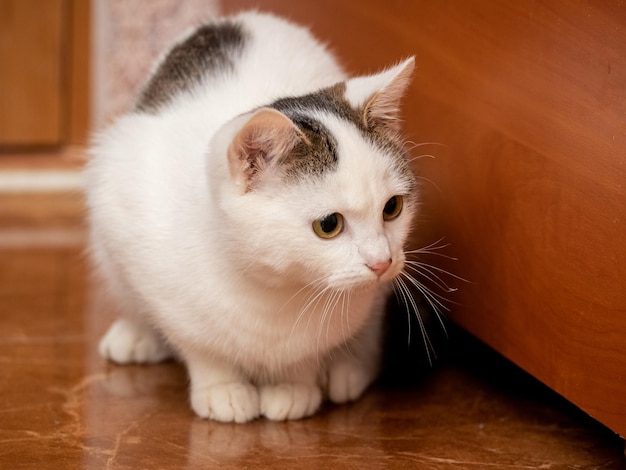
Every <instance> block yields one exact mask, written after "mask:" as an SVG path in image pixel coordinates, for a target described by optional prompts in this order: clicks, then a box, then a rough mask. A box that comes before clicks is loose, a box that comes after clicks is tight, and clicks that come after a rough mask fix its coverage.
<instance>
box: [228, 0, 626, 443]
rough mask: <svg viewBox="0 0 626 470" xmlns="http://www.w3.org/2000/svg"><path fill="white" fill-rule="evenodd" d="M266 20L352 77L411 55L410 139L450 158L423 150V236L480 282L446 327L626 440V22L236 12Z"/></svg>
mask: <svg viewBox="0 0 626 470" xmlns="http://www.w3.org/2000/svg"><path fill="white" fill-rule="evenodd" d="M259 4H260V5H261V7H262V8H265V9H269V10H272V11H275V12H278V13H280V14H284V15H285V14H286V15H288V16H290V17H292V18H294V19H295V20H297V21H299V22H304V23H306V24H309V25H311V26H312V28H313V30H314V31H315V32H316V33H317V35H318V36H320V37H322V38H324V40H326V41H328V42H329V43H330V44H331V45H332V47H333V48H334V49H335V50H336V51H337V52H338V54H339V56H340V57H341V58H342V60H343V61H344V63H346V64H347V65H348V66H349V69H350V70H351V71H358V72H364V71H371V70H374V69H376V68H378V67H380V66H382V65H385V64H389V63H390V62H393V61H395V60H397V59H399V58H400V57H403V56H406V55H409V54H415V55H416V57H417V64H418V67H417V74H416V78H415V83H414V86H413V89H412V91H411V93H410V96H409V97H408V99H407V101H406V120H407V130H408V134H409V137H410V138H411V139H412V140H414V141H416V142H420V141H424V142H439V143H441V144H443V146H439V145H432V146H423V147H418V148H417V149H416V151H419V152H422V151H423V152H424V153H430V154H435V155H436V157H437V158H436V159H433V160H431V159H426V158H424V159H419V160H418V161H417V165H416V166H418V167H419V168H418V171H419V172H420V173H421V174H422V175H424V176H425V177H427V178H429V179H430V180H433V181H434V182H436V185H437V189H435V186H434V185H431V184H429V183H425V185H424V190H425V196H424V215H423V217H422V218H421V220H420V226H421V227H422V230H423V231H424V232H425V233H428V234H429V236H431V237H435V238H436V237H437V236H439V235H444V236H445V237H446V240H447V241H448V242H450V243H452V248H451V251H450V253H451V254H454V255H455V256H457V257H458V258H459V261H457V262H455V263H450V264H449V265H448V266H447V267H448V268H450V269H451V270H453V271H454V272H455V273H457V274H459V275H461V276H463V277H465V278H467V279H468V280H470V281H471V282H469V283H467V284H466V285H463V286H459V287H461V290H460V292H459V295H458V296H457V298H455V299H454V300H456V301H457V302H458V303H459V306H458V307H455V309H454V311H453V312H452V313H451V315H450V316H451V317H452V318H453V319H454V320H455V321H457V322H458V323H459V324H461V325H462V326H464V327H465V328H467V329H468V330H470V331H471V332H472V333H474V334H476V335H477V336H479V337H480V338H481V339H483V340H484V341H486V342H487V343H488V344H489V345H491V346H492V347H494V348H495V349H497V350H498V351H500V352H501V353H503V354H504V355H505V356H507V357H508V358H510V359H512V360H513V361H515V362H516V363H518V364H519V365H520V366H522V367H523V368H525V369H526V370H528V371H529V372H531V373H532V374H533V375H535V376H536V377H538V378H539V379H541V380H542V381H544V382H545V383H546V384H548V385H549V386H550V387H552V388H554V389H555V390H556V391H558V392H559V393H561V394H563V395H564V396H565V397H566V398H568V399H569V400H571V401H572V402H574V403H575V404H577V405H578V406H580V407H581V408H583V409H584V410H585V411H587V412H588V413H590V414H591V415H592V416H594V417H595V418H597V419H599V420H600V421H602V422H603V423H605V424H606V425H608V426H609V427H611V428H613V429H614V430H615V431H617V432H619V433H621V434H622V435H626V406H624V405H625V404H626V403H625V401H626V347H625V345H626V290H625V289H624V285H625V279H626V229H625V225H624V224H625V223H626V188H625V186H624V182H625V181H626V5H624V3H623V2H620V1H617V0H615V1H583V0H578V1H574V2H565V1H551V2H540V1H524V2H510V1H507V0H499V1H492V0H489V1H487V0H483V1H478V0H477V1H472V2H466V1H464V0H456V1H447V2H426V1H423V2H418V1H400V0H388V1H385V2H376V1H373V0H371V1H364V0H358V1H357V0H346V1H342V2H335V1H334V0H319V1H307V2H291V1H289V0H264V1H261V2H259V1H256V0H251V1H247V0H231V1H229V2H228V3H227V5H228V7H229V9H230V10H229V11H235V10H238V9H240V8H243V7H255V6H258V5H259ZM329 12H332V13H329ZM416 243H417V242H416Z"/></svg>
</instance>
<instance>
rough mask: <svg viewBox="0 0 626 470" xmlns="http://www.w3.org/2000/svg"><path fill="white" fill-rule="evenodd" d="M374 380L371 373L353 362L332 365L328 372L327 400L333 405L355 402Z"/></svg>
mask: <svg viewBox="0 0 626 470" xmlns="http://www.w3.org/2000/svg"><path fill="white" fill-rule="evenodd" d="M373 380H374V375H373V373H372V372H371V371H370V370H368V369H367V368H365V367H363V366H362V365H360V364H356V363H354V362H339V363H337V364H332V365H331V367H330V369H329V371H328V398H329V399H330V401H332V402H333V403H346V402H349V401H353V400H356V399H357V398H359V397H360V396H361V395H363V392H364V391H365V389H366V388H367V387H368V386H369V385H370V383H372V381H373Z"/></svg>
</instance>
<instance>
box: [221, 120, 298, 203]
mask: <svg viewBox="0 0 626 470" xmlns="http://www.w3.org/2000/svg"><path fill="white" fill-rule="evenodd" d="M238 120H240V121H243V125H242V126H241V128H240V129H239V130H238V132H237V133H236V134H235V137H234V138H233V140H232V142H231V143H230V146H229V147H228V167H229V170H230V175H231V177H232V178H233V181H234V182H235V184H236V185H237V186H239V187H240V188H241V191H242V193H247V192H249V191H251V190H252V189H253V188H254V186H255V184H257V183H258V182H259V180H260V179H261V178H262V177H263V175H264V174H266V173H267V172H268V171H269V169H270V168H273V167H275V166H276V164H277V163H278V162H279V161H280V160H281V159H282V158H283V157H285V156H287V155H288V154H289V153H290V152H291V150H292V149H293V148H294V147H295V145H296V144H297V143H298V142H300V141H301V139H303V138H305V137H304V136H303V134H302V132H301V131H300V130H299V129H298V128H297V127H296V125H295V124H294V123H293V121H291V119H289V118H288V117H287V116H285V115H284V114H282V113H281V112H279V111H276V110H275V109H271V108H261V109H259V110H257V111H255V112H253V113H250V114H247V115H244V116H240V117H239V118H238Z"/></svg>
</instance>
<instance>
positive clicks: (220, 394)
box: [191, 383, 259, 423]
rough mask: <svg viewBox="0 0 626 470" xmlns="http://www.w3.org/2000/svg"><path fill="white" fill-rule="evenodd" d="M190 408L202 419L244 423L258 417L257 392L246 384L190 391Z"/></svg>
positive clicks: (224, 385) (216, 386)
mask: <svg viewBox="0 0 626 470" xmlns="http://www.w3.org/2000/svg"><path fill="white" fill-rule="evenodd" d="M191 407H192V408H193V410H194V411H195V412H196V414H197V415H198V416H200V417H202V418H209V419H214V420H216V421H222V422H225V423H232V422H235V423H245V422H247V421H251V420H253V419H255V418H257V417H258V416H259V392H258V391H257V389H256V387H254V386H252V385H250V384H246V383H229V384H220V385H213V386H212V387H209V388H201V389H192V391H191Z"/></svg>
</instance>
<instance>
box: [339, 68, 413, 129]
mask: <svg viewBox="0 0 626 470" xmlns="http://www.w3.org/2000/svg"><path fill="white" fill-rule="evenodd" d="M414 68H415V58H414V57H410V58H408V59H406V60H405V61H403V62H400V63H399V64H398V65H396V66H395V67H391V68H389V69H387V70H384V71H383V72H380V73H378V74H375V75H369V76H366V77H357V78H353V79H351V80H348V81H347V82H346V92H345V93H346V95H345V96H346V98H347V99H348V101H349V102H350V103H351V104H352V105H353V106H354V107H355V108H357V109H359V108H360V109H363V116H362V118H363V124H364V125H365V126H366V127H367V128H375V127H382V128H385V129H387V130H390V131H392V132H395V131H398V130H399V129H400V122H399V121H400V101H401V99H402V97H403V96H404V94H405V93H406V90H407V88H408V87H409V84H410V83H411V75H412V74H413V69H414Z"/></svg>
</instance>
